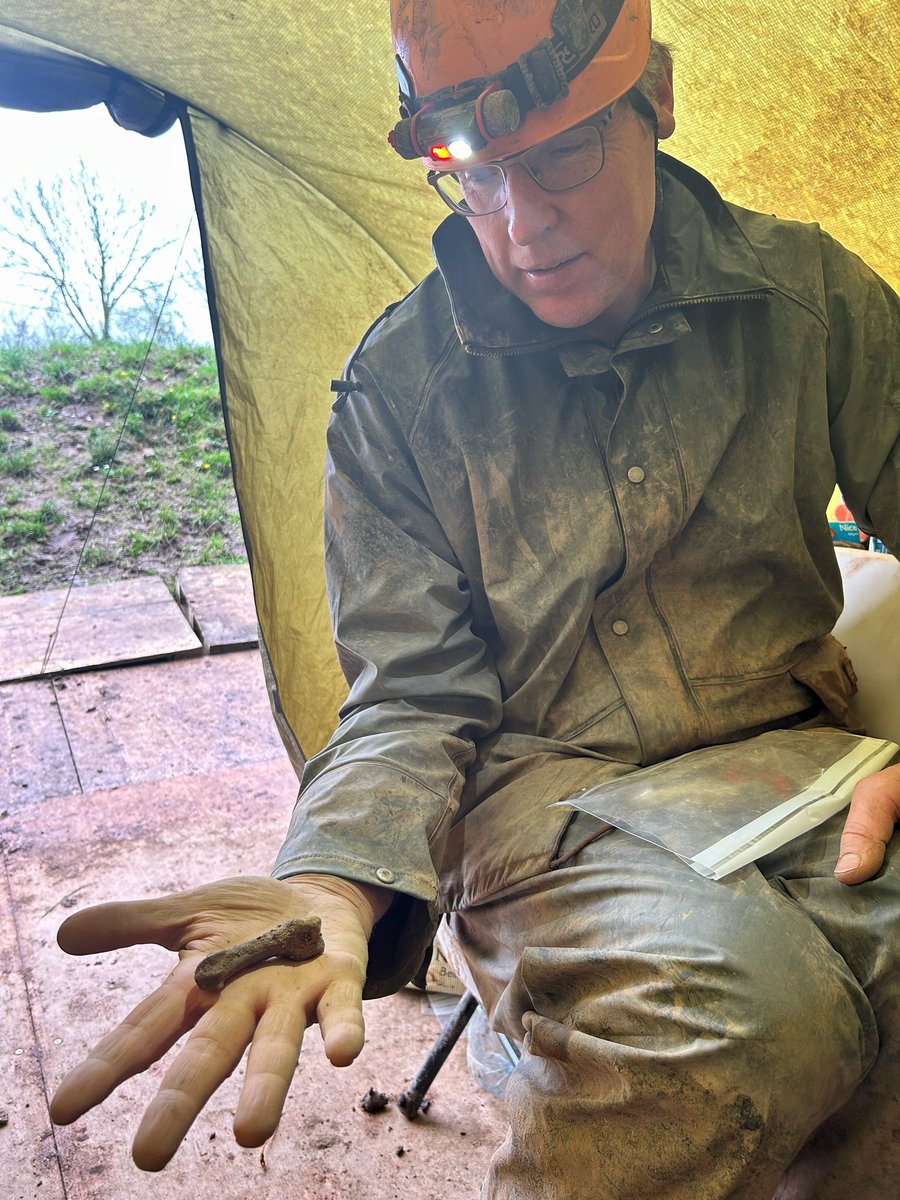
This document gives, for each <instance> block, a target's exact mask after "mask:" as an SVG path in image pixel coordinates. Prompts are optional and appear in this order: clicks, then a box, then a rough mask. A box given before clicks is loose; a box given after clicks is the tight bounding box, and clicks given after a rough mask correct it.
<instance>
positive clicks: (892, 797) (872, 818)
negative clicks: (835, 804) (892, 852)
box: [834, 767, 900, 884]
mask: <svg viewBox="0 0 900 1200" xmlns="http://www.w3.org/2000/svg"><path fill="white" fill-rule="evenodd" d="M898 818H900V770H898V768H897V767H888V768H886V769H885V770H883V771H879V772H878V773H877V774H875V775H869V776H868V777H867V778H866V779H863V780H862V781H861V782H860V783H858V784H857V785H856V788H855V789H854V792H853V799H852V800H851V801H850V809H849V812H848V814H847V820H846V822H845V823H844V832H843V834H842V836H841V849H840V855H839V857H838V861H837V865H836V867H835V869H834V873H835V876H836V877H837V878H838V879H839V880H840V881H841V883H848V884H849V883H863V882H864V881H865V880H866V879H871V878H872V876H873V875H875V874H876V872H877V871H878V870H879V868H880V867H881V864H882V863H883V862H884V852H885V848H886V847H887V844H888V842H889V841H890V840H891V838H892V836H893V833H894V826H895V825H896V823H897V820H898Z"/></svg>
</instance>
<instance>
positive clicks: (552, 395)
mask: <svg viewBox="0 0 900 1200" xmlns="http://www.w3.org/2000/svg"><path fill="white" fill-rule="evenodd" d="M660 162H661V172H660V179H661V185H660V200H659V203H658V209H657V216H656V221H655V226H654V244H655V249H656V255H657V263H658V270H657V275H656V280H655V283H654V286H653V289H652V291H651V293H650V295H649V296H648V297H647V299H646V300H645V302H644V303H643V304H642V306H641V307H640V309H639V311H638V312H637V313H636V314H635V316H634V317H633V318H632V320H631V322H630V324H629V326H628V327H627V329H626V330H625V331H624V332H623V333H622V335H621V337H620V338H619V340H618V343H617V344H616V345H614V346H610V345H606V344H604V343H602V342H599V341H596V340H584V338H583V335H580V336H579V334H578V333H577V331H576V332H574V333H573V332H572V331H562V330H558V329H552V328H550V327H548V326H546V325H543V324H542V323H540V322H539V321H538V320H537V319H536V318H535V317H534V316H533V315H532V314H531V313H530V311H529V310H528V309H527V308H526V307H525V306H524V305H523V304H522V303H521V302H520V301H518V300H517V299H516V298H515V297H513V296H512V295H511V294H510V293H508V292H506V291H505V290H504V289H503V288H502V287H501V286H500V285H499V284H498V283H497V282H495V280H494V278H493V276H492V275H491V273H490V271H489V269H488V267H487V265H486V263H485V260H484V258H483V257H482V255H481V252H480V250H479V248H478V245H477V242H476V241H475V239H474V236H473V235H472V233H471V231H470V229H469V227H468V225H467V224H466V222H465V221H464V220H463V219H462V218H457V217H450V218H449V219H448V220H447V221H446V222H445V223H444V224H443V225H442V226H441V227H440V229H439V230H438V231H437V233H436V235H435V253H436V257H437V261H438V265H439V271H438V272H434V273H433V274H432V275H430V276H429V277H428V278H427V279H426V280H425V281H424V282H423V283H422V284H421V285H420V286H419V287H418V288H417V289H416V290H415V291H414V292H413V293H412V294H411V295H410V296H408V297H407V298H406V299H405V300H404V301H403V302H402V303H401V304H399V305H398V306H396V307H395V308H394V309H393V310H391V311H390V312H389V314H388V315H387V316H386V318H385V319H383V320H382V321H381V322H380V323H378V324H377V325H376V326H375V327H374V329H373V330H372V331H370V333H369V335H368V336H367V338H366V339H365V341H364V343H363V346H362V347H361V349H360V351H358V352H357V354H356V356H355V357H354V360H353V362H352V367H351V369H350V371H349V373H348V379H349V382H350V384H351V385H352V390H349V391H347V392H346V393H345V394H343V395H341V396H340V398H339V399H338V401H337V403H336V404H335V406H334V413H333V417H332V420H331V424H330V429H329V459H328V468H327V480H326V482H327V503H326V509H327V512H326V557H327V569H328V584H329V592H330V599H331V607H332V616H333V621H334V627H335V636H336V642H337V646H338V652H339V655H340V658H341V663H342V665H343V668H344V671H345V674H346V676H347V679H348V682H349V683H350V685H351V686H350V694H349V697H348V699H347V702H346V704H345V705H344V707H343V709H342V712H341V722H340V725H339V727H338V729H337V731H336V733H335V734H334V736H333V738H332V739H331V742H330V743H329V745H328V746H327V747H326V749H325V750H323V751H322V752H321V753H319V754H318V755H316V756H315V758H313V759H311V760H310V762H309V763H308V765H307V769H306V772H305V775H304V779H303V784H302V788H301V795H300V798H299V800H298V804H297V808H296V811H295V813H294V818H293V821H292V824H291V828H290V832H289V835H288V838H287V841H286V843H285V845H284V847H283V849H282V851H281V854H280V856H279V862H278V866H277V868H276V874H277V875H279V876H281V877H284V876H287V875H291V874H295V873H297V872H302V871H324V872H330V873H333V874H337V875H343V876H346V877H349V878H352V879H356V880H361V881H364V882H368V883H375V884H379V883H380V884H385V885H387V886H390V887H392V888H394V889H396V890H397V891H398V892H399V893H401V895H400V896H398V897H397V898H396V900H395V903H394V904H393V905H392V908H391V910H390V911H389V913H388V915H387V917H386V918H385V919H384V920H383V921H382V922H381V923H380V925H379V927H378V928H377V929H376V934H375V937H374V939H373V946H372V950H373V954H372V962H371V965H370V979H369V985H368V992H367V994H369V995H375V994H380V993H381V992H383V991H385V990H388V989H389V988H391V987H393V986H397V985H399V984H400V983H402V982H403V981H404V980H405V979H406V978H408V977H409V975H410V974H411V973H412V972H413V971H414V970H415V968H416V965H417V961H418V956H419V955H420V953H421V946H422V941H423V939H425V938H427V935H428V933H429V929H430V924H429V922H430V921H431V919H432V918H433V917H434V915H435V913H437V912H438V911H440V910H441V909H444V910H446V909H452V908H454V907H464V906H467V905H472V904H477V903H478V902H479V901H480V900H482V899H484V898H485V897H486V896H489V895H491V894H492V893H494V892H496V891H497V890H498V889H500V888H503V887H504V886H506V885H507V884H510V883H513V882H517V881H520V880H522V879H526V878H528V877H529V876H531V875H535V874H537V873H539V872H541V871H544V870H546V869H547V867H548V864H549V862H550V860H551V859H552V857H553V854H554V849H555V847H556V845H557V844H558V841H559V839H560V837H561V835H562V832H563V830H564V827H565V824H566V822H567V820H568V818H569V816H570V815H571V814H570V813H569V812H568V810H566V809H565V808H549V807H548V805H551V804H553V803H554V802H555V801H557V800H561V799H564V798H565V797H566V796H567V795H571V794H572V793H573V792H575V791H576V790H578V789H579V788H582V787H584V786H586V785H587V784H594V783H598V782H601V781H602V780H603V779H604V778H612V777H615V776H617V775H620V774H622V773H623V772H626V771H633V770H636V769H639V768H640V767H641V766H645V765H648V764H651V763H656V762H658V761H660V760H662V759H665V758H668V757H671V756H673V755H677V754H680V753H682V752H684V751H687V750H690V749H692V748H695V747H698V746H703V745H708V744H711V743H716V742H722V741H731V740H735V739H741V738H746V737H749V736H751V735H752V734H754V733H756V732H758V731H760V730H763V729H766V728H772V727H778V726H791V725H793V724H797V723H798V722H800V721H803V720H806V719H808V718H810V717H811V716H814V715H815V714H816V713H820V714H825V715H826V719H827V720H829V721H830V722H831V723H834V724H844V725H848V724H849V723H850V721H851V718H850V716H849V713H848V701H849V699H850V696H851V695H852V692H853V690H854V685H853V675H852V668H851V667H850V664H849V663H848V661H847V659H846V656H845V654H844V652H843V649H842V648H841V647H840V646H839V645H838V643H837V642H836V641H835V640H834V639H833V638H831V636H830V630H831V629H832V627H833V626H834V623H835V620H836V618H837V616H838V613H839V611H840V606H841V584H840V576H839V572H838V568H837V565H836V562H835V556H834V552H833V548H832V542H831V535H830V531H829V527H828V524H827V518H826V506H827V504H828V501H829V499H830V497H831V493H832V490H833V488H834V484H835V481H836V480H837V481H838V482H839V483H840V485H841V488H842V490H843V493H844V497H845V499H846V500H847V502H848V504H849V505H850V507H851V509H852V510H853V512H854V513H855V514H856V517H857V519H858V520H859V522H860V524H861V525H862V526H863V527H864V528H866V529H868V530H870V531H872V530H874V531H877V533H878V534H879V536H881V537H882V538H883V539H884V540H885V541H886V542H887V544H888V545H889V546H890V547H891V548H892V549H893V550H894V551H895V552H896V550H897V548H898V546H900V516H898V514H900V440H898V436H900V351H898V344H900V337H898V335H900V303H898V300H897V297H896V296H895V295H894V294H893V292H891V291H890V289H889V288H887V286H886V285H885V284H884V283H882V282H881V281H880V280H879V279H878V278H877V277H876V276H875V275H873V274H872V272H871V271H869V270H868V268H866V267H865V266H864V265H863V264H862V263H861V262H860V261H859V260H858V259H857V258H855V257H854V256H853V255H851V254H850V253H849V252H847V251H846V250H844V249H843V248H842V247H841V246H839V245H837V244H836V243H835V242H834V241H833V240H832V239H830V238H829V237H828V236H827V235H826V234H824V233H822V232H821V231H820V230H819V229H818V227H816V226H810V225H800V224H795V223H792V222H784V221H778V220H775V219H774V218H771V217H768V216H762V215H760V214H757V213H752V212H748V211H746V210H742V209H739V208H736V207H734V206H732V205H729V204H726V203H725V202H723V201H722V199H721V198H720V197H719V195H718V193H717V192H716V191H715V190H714V189H713V188H712V186H711V185H710V184H709V183H708V181H706V180H705V179H704V178H703V177H702V176H699V175H698V174H696V173H695V172H693V171H692V170H690V169H689V168H687V167H685V166H684V165H683V164H680V163H678V162H676V161H675V160H673V159H670V158H668V157H667V156H661V159H660Z"/></svg>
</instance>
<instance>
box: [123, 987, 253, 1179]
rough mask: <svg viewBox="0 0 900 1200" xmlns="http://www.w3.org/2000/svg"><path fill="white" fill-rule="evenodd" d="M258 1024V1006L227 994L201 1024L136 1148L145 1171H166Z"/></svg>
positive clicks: (136, 1158) (167, 1076)
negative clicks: (164, 1168) (165, 1168)
mask: <svg viewBox="0 0 900 1200" xmlns="http://www.w3.org/2000/svg"><path fill="white" fill-rule="evenodd" d="M255 1025H256V1014H255V1011H254V1010H253V1008H252V1007H250V1006H248V1005H247V1004H246V1002H242V1001H241V1000H240V999H238V998H234V999H232V998H231V997H229V996H228V994H227V992H222V993H221V995H220V996H219V998H218V1000H217V1001H216V1003H215V1004H214V1006H213V1007H212V1008H211V1009H210V1010H209V1012H207V1013H206V1014H205V1015H204V1016H203V1018H202V1019H201V1020H200V1021H199V1022H198V1023H197V1026H196V1028H195V1030H194V1032H193V1033H192V1034H191V1036H190V1037H189V1038H188V1040H187V1042H186V1043H185V1046H184V1049H183V1050H182V1051H181V1052H180V1054H179V1055H178V1057H177V1058H176V1059H175V1061H174V1062H173V1063H172V1065H171V1067H170V1068H169V1070H168V1071H167V1072H166V1074H165V1075H164V1077H163V1081H162V1084H161V1085H160V1089H159V1091H158V1092H157V1094H156V1096H155V1097H154V1099H153V1100H152V1101H151V1102H150V1104H149V1105H148V1107H147V1111H146V1112H145V1113H144V1117H143V1120H142V1121H141V1123H140V1125H139V1127H138V1131H137V1133H136V1135H135V1139H134V1145H133V1147H132V1157H133V1159H134V1161H135V1164H136V1165H137V1166H138V1167H140V1168H141V1170H142V1171H161V1170H162V1168H163V1167H164V1166H165V1165H166V1163H167V1162H168V1161H169V1160H170V1159H171V1158H172V1156H173V1155H174V1153H175V1151H176V1150H177V1149H178V1147H179V1146H180V1145H181V1142H182V1141H183V1139H184V1136H185V1134H186V1133H187V1131H188V1130H189V1129H190V1127H191V1125H193V1123H194V1121H195V1119H196V1117H197V1114H198V1113H199V1112H200V1110H201V1108H203V1105H204V1104H205V1103H206V1102H207V1100H208V1099H209V1098H210V1096H211V1095H212V1094H213V1092H214V1091H215V1090H216V1088H217V1087H219V1085H220V1084H221V1083H223V1082H224V1081H225V1080H226V1079H227V1078H228V1077H229V1075H230V1074H231V1073H232V1071H233V1070H234V1069H235V1067H236V1066H237V1065H238V1063H239V1062H240V1061H241V1058H242V1057H243V1054H244V1050H245V1048H246V1046H247V1043H248V1042H249V1041H250V1038H251V1037H252V1036H253V1029H254V1026H255Z"/></svg>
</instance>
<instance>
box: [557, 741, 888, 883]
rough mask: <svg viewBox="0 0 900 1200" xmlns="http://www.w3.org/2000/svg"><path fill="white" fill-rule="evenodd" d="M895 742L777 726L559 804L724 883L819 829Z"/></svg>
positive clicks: (877, 766)
mask: <svg viewBox="0 0 900 1200" xmlns="http://www.w3.org/2000/svg"><path fill="white" fill-rule="evenodd" d="M898 751H900V747H898V746H897V744H896V743H895V742H889V741H886V740H885V739H883V738H874V737H860V736H858V735H857V734H853V733H847V732H845V731H844V730H840V729H810V730H794V729H777V730H772V731H771V732H769V733H762V734H759V735H758V736H757V737H753V738H748V739H747V740H746V741H742V742H729V743H727V744H726V745H723V746H707V747H704V748H703V749H701V750H692V751H691V752H690V753H688V754H682V755H680V756H679V757H678V758H672V759H668V760H667V761H666V762H661V763H657V764H656V765H655V766H652V767H644V768H641V769H639V770H637V771H633V772H631V773H630V774H628V775H624V776H622V777H621V778H619V779H613V780H611V781H609V782H608V783H602V784H598V785H597V786H596V787H590V788H585V789H584V791H582V792H577V793H576V794H575V795H573V796H569V797H567V798H566V799H565V800H561V801H559V803H560V804H563V805H568V806H571V807H573V808H579V809H582V810H583V811H584V812H586V813H590V814H591V816H593V817H597V818H598V819H599V820H601V821H605V822H606V823H607V824H608V825H614V826H615V827H616V828H617V829H621V830H623V831H624V832H625V833H630V834H633V835H634V836H635V837H639V838H643V839H644V840H645V841H648V842H652V843H653V844H654V845H656V846H661V847H662V848H663V849H664V850H669V851H671V852H672V853H673V854H677V855H678V857H679V858H681V859H683V860H684V861H685V862H686V863H687V864H688V865H689V866H690V867H692V868H693V869H694V870H695V871H696V872H697V873H698V874H700V875H704V876H706V877H707V878H709V879H723V878H724V877H725V876H726V875H730V874H731V872H732V871H736V870H737V869H738V868H739V867H743V866H746V864H747V863H750V862H753V861H755V860H756V859H757V858H762V857H763V855H765V854H770V853H771V852H772V851H773V850H777V849H778V847H779V846H783V845H784V844H785V843H786V842H789V841H791V840H792V839H793V838H795V837H798V836H799V835H800V834H801V833H806V832H807V830H810V829H813V828H815V826H816V825H820V824H821V823H822V822H823V821H826V820H827V819H828V818H829V817H831V816H833V815H834V814H835V813H836V812H840V810H841V809H842V808H844V807H846V805H847V804H849V802H850V797H851V795H852V793H853V788H854V787H855V785H856V784H857V783H858V782H859V780H860V779H863V778H864V777H865V776H866V775H872V774H874V772H876V771H880V770H881V768H882V767H885V766H887V765H888V764H889V763H890V762H891V760H892V759H893V758H894V757H895V756H896V755H897V753H898Z"/></svg>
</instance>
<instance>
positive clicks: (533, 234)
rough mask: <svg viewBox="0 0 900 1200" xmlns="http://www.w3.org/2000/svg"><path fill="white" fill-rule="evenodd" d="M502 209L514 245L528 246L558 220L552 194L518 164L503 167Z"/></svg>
mask: <svg viewBox="0 0 900 1200" xmlns="http://www.w3.org/2000/svg"><path fill="white" fill-rule="evenodd" d="M505 212H506V228H507V232H508V234H509V240H510V241H511V242H514V243H515V244H516V245H517V246H528V245H530V244H531V243H532V242H534V241H535V240H536V239H537V238H539V237H540V236H541V234H542V233H544V232H545V231H546V230H548V229H552V228H553V226H554V225H555V224H556V222H557V220H558V213H557V209H556V205H555V204H554V202H553V195H552V193H551V192H545V191H544V189H543V188H542V187H540V186H539V185H538V184H537V183H535V181H534V179H533V178H532V176H531V175H530V174H529V172H528V170H527V168H525V167H523V166H522V164H521V163H512V164H511V165H510V166H509V167H507V169H506V209H505Z"/></svg>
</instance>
